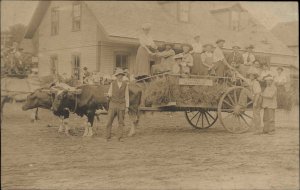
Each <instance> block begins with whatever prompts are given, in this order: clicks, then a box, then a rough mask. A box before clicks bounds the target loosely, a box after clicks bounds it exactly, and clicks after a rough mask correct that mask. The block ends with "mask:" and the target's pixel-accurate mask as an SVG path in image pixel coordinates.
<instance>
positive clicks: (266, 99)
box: [262, 75, 277, 134]
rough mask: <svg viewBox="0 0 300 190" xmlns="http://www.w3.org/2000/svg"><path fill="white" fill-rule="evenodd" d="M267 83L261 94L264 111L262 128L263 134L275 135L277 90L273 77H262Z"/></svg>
mask: <svg viewBox="0 0 300 190" xmlns="http://www.w3.org/2000/svg"><path fill="white" fill-rule="evenodd" d="M264 80H265V81H266V83H267V86H266V88H265V89H264V91H263V93H262V98H263V100H262V108H263V109H264V116H263V121H264V128H263V133H267V134H274V133H275V110H276V108H277V88H276V86H275V85H274V83H273V76H272V75H267V76H265V77H264Z"/></svg>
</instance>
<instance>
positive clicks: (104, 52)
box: [99, 41, 137, 74]
mask: <svg viewBox="0 0 300 190" xmlns="http://www.w3.org/2000/svg"><path fill="white" fill-rule="evenodd" d="M99 47H100V52H101V53H100V54H101V55H99V56H100V57H99V59H100V73H102V74H113V71H114V68H115V63H116V61H115V55H116V53H118V52H122V53H125V54H128V64H129V72H130V73H132V69H133V65H134V63H135V58H136V52H137V47H136V46H129V45H124V44H116V43H110V42H106V41H100V42H99Z"/></svg>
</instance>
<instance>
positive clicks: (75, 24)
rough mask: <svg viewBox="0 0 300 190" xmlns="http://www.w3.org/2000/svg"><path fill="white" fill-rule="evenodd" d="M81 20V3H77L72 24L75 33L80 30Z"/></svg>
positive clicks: (74, 7)
mask: <svg viewBox="0 0 300 190" xmlns="http://www.w3.org/2000/svg"><path fill="white" fill-rule="evenodd" d="M80 20H81V4H80V2H76V3H74V4H73V22H72V29H73V31H78V30H80Z"/></svg>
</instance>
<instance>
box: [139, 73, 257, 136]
mask: <svg viewBox="0 0 300 190" xmlns="http://www.w3.org/2000/svg"><path fill="white" fill-rule="evenodd" d="M163 77H166V78H167V80H172V81H173V83H172V85H173V86H174V85H175V86H176V85H177V87H178V88H179V89H180V88H183V87H187V86H189V87H194V86H206V89H209V88H216V86H217V85H225V86H226V88H224V90H223V91H222V92H221V93H220V96H219V97H218V102H216V103H214V104H210V105H207V104H201V103H200V104H195V103H182V102H178V101H176V98H175V100H174V97H173V100H172V98H170V101H169V102H168V103H166V104H161V105H150V106H143V107H140V110H141V111H158V112H163V111H166V112H177V111H182V112H184V113H185V117H186V119H187V121H188V123H189V124H190V125H191V126H192V127H194V128H196V129H206V128H209V127H211V126H213V125H214V124H215V123H216V122H217V120H219V121H220V123H221V124H222V125H223V127H224V128H225V129H226V130H228V131H229V132H231V133H243V132H246V131H248V129H249V127H250V126H251V125H252V117H253V112H252V106H253V105H252V96H251V93H250V90H249V88H248V87H247V86H248V85H246V83H245V82H243V81H242V79H239V78H232V77H215V76H180V75H164V76H163ZM151 78H156V76H153V77H151ZM152 81H155V79H154V80H152ZM149 83H150V84H151V81H150V82H149ZM170 96H171V95H170Z"/></svg>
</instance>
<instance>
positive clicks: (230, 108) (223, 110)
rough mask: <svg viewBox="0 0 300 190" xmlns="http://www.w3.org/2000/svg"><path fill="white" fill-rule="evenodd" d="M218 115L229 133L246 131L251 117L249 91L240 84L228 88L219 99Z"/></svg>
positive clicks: (250, 123) (250, 122)
mask: <svg viewBox="0 0 300 190" xmlns="http://www.w3.org/2000/svg"><path fill="white" fill-rule="evenodd" d="M218 116H219V118H220V122H221V124H222V125H223V127H224V128H225V129H226V130H227V131H229V132H231V133H244V132H246V131H248V129H249V127H250V126H251V125H252V119H253V111H252V99H251V93H250V91H249V90H248V89H246V88H244V87H241V86H235V87H231V88H229V89H228V90H227V91H226V92H225V93H224V94H223V95H222V97H221V99H220V101H219V104H218Z"/></svg>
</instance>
